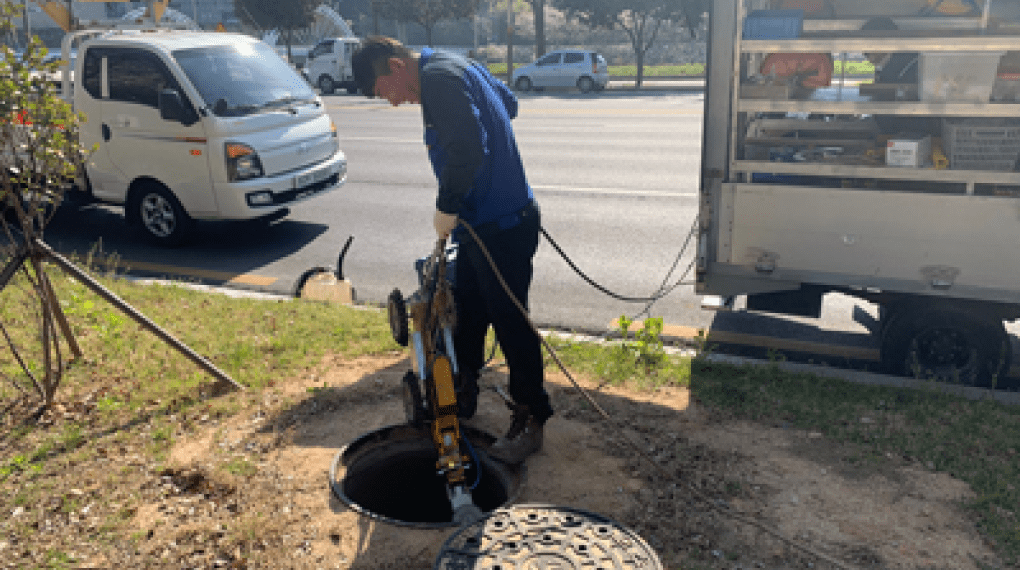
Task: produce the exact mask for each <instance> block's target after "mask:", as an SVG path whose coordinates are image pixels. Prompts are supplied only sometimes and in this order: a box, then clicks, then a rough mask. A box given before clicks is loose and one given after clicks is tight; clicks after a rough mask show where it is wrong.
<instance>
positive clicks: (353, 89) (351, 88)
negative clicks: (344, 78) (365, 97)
mask: <svg viewBox="0 0 1020 570" xmlns="http://www.w3.org/2000/svg"><path fill="white" fill-rule="evenodd" d="M347 94H348V95H357V94H358V87H357V86H356V85H348V86H347Z"/></svg>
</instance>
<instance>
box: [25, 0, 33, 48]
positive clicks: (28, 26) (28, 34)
mask: <svg viewBox="0 0 1020 570" xmlns="http://www.w3.org/2000/svg"><path fill="white" fill-rule="evenodd" d="M24 16H25V30H24V32H25V48H28V42H30V41H32V16H31V12H29V5H28V0H25V14H24Z"/></svg>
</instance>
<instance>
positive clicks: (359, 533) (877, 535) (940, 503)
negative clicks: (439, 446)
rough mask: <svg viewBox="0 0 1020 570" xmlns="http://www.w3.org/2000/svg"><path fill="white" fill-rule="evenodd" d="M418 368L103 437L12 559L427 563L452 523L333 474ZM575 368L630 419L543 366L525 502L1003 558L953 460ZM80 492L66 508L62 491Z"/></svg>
mask: <svg viewBox="0 0 1020 570" xmlns="http://www.w3.org/2000/svg"><path fill="white" fill-rule="evenodd" d="M408 369H409V363H408V360H407V359H406V358H405V357H404V356H403V355H392V356H382V357H373V358H361V359H357V360H354V361H345V360H342V359H340V358H330V359H328V360H327V361H325V362H324V363H323V365H322V367H321V369H320V370H319V371H318V372H317V373H315V374H309V375H305V376H303V377H301V378H293V379H287V380H283V379H281V380H280V381H278V382H277V383H276V384H275V385H274V386H272V387H270V388H267V389H266V390H265V391H263V392H261V393H260V394H259V395H258V396H257V397H256V396H255V395H254V394H243V393H239V394H232V395H227V396H220V398H228V399H233V400H234V402H235V404H236V405H235V407H234V408H233V409H234V410H235V411H234V412H233V413H231V414H230V415H222V416H220V417H211V418H210V417H209V416H203V415H199V414H192V415H184V414H182V415H181V416H180V417H176V418H175V421H177V422H179V426H180V431H179V432H178V434H177V435H175V439H174V445H173V447H172V451H171V453H170V455H169V457H167V458H165V461H164V462H163V463H162V464H160V466H159V467H154V466H153V465H152V464H150V463H149V462H147V461H146V460H145V459H144V458H142V457H140V456H139V455H138V454H135V453H132V452H131V450H130V448H124V447H120V448H118V446H117V444H116V443H114V442H115V441H116V440H111V442H110V444H109V445H108V446H107V447H108V448H109V449H108V453H106V452H104V453H97V454H95V455H96V457H95V458H94V459H92V460H90V461H89V462H87V463H80V464H77V465H76V466H75V468H74V473H73V474H69V477H71V478H69V480H68V481H64V482H55V483H57V484H55V485H54V486H53V488H54V489H55V491H54V494H55V495H58V496H57V497H56V498H55V499H54V500H55V501H56V503H54V502H53V501H47V500H45V499H42V498H41V499H40V501H38V503H37V504H32V505H27V506H25V507H18V508H16V509H15V512H12V513H10V514H11V515H12V519H11V520H12V521H15V523H16V521H17V520H24V521H29V520H30V521H32V525H34V526H32V528H34V529H35V530H36V531H37V532H35V533H34V534H33V535H32V536H31V537H27V538H26V537H24V536H19V535H18V534H16V533H15V532H14V531H12V530H10V529H12V528H15V527H12V526H11V524H15V523H11V524H8V525H7V528H4V526H3V523H0V529H2V530H3V531H4V534H2V535H0V567H5V568H6V567H18V568H24V567H28V566H26V564H29V562H30V561H35V562H39V561H41V560H43V559H44V557H45V553H46V552H51V551H52V550H53V549H54V548H56V545H58V544H59V548H60V550H61V551H62V552H65V553H67V555H68V556H69V557H70V558H73V559H74V560H77V561H78V562H77V563H76V564H72V565H69V566H68V567H75V568H110V567H123V568H143V567H144V568H273V569H276V568H281V569H284V568H301V569H304V568H357V569H401V570H408V569H410V570H417V569H421V570H427V569H430V568H432V567H433V564H434V562H435V560H436V557H437V555H438V553H439V551H440V549H441V547H442V545H443V543H444V541H445V540H446V539H447V538H448V537H449V536H450V535H451V534H453V532H454V531H455V529H454V528H440V529H422V528H411V527H407V526H397V525H393V524H387V523H383V522H378V521H375V520H373V519H372V518H370V517H366V516H364V515H363V514H359V513H357V512H354V511H352V510H351V509H350V508H348V506H347V505H346V504H344V503H343V502H341V501H339V500H337V498H336V497H334V496H333V495H332V493H331V492H330V488H329V485H328V477H329V468H330V465H331V463H332V462H333V459H334V457H335V456H336V454H337V452H338V450H340V449H341V448H342V447H343V446H344V445H346V444H348V443H350V442H351V441H353V440H355V439H356V438H358V437H359V436H361V435H363V434H365V433H366V432H370V431H373V430H376V429H378V428H382V427H384V426H389V425H394V424H400V423H403V422H404V411H403V407H402V401H401V397H400V386H401V384H400V380H401V377H402V376H403V375H404V373H405V372H406V371H407V370H408ZM579 381H580V382H582V384H583V385H585V386H586V387H587V388H589V389H591V390H592V391H593V392H592V393H593V394H594V397H595V399H596V400H597V401H598V402H599V404H600V406H602V407H603V408H604V409H605V410H606V411H607V412H608V413H609V414H610V415H611V416H613V417H614V418H616V419H617V420H618V423H617V424H615V425H621V426H624V427H620V428H617V427H612V426H613V425H614V424H610V423H607V422H606V421H604V419H603V418H602V416H600V415H599V413H597V411H596V410H595V409H594V408H593V407H592V406H591V405H590V404H588V403H587V402H586V401H585V400H584V399H583V398H582V397H581V396H580V394H579V393H578V392H577V391H576V389H575V388H574V387H573V386H572V385H571V384H570V383H569V382H568V380H567V378H566V377H565V376H563V375H562V374H560V373H553V372H550V373H549V376H548V387H549V389H550V393H551V396H552V398H553V403H554V406H555V407H556V409H557V414H556V415H555V416H554V417H553V418H552V419H551V420H550V421H549V423H548V424H547V425H546V433H545V445H544V448H543V450H542V451H540V452H539V453H537V454H536V455H534V456H532V457H531V458H529V459H528V461H527V464H526V479H525V481H524V484H523V488H522V490H521V495H520V497H519V499H518V501H517V503H540V504H545V505H559V506H565V507H572V508H575V509H581V510H583V511H588V512H591V513H596V514H599V515H602V516H605V517H607V518H609V519H612V520H613V521H615V522H617V523H618V524H619V525H621V526H623V527H626V528H628V529H630V530H632V531H634V532H636V533H637V534H639V535H640V536H641V537H643V538H644V539H645V541H646V542H647V543H648V545H650V546H651V547H652V548H653V549H654V551H655V552H656V554H657V555H658V557H659V559H660V561H661V562H662V565H663V567H664V568H670V569H675V568H684V569H697V568H706V569H707V568H712V569H726V570H732V569H737V568H741V569H751V568H769V569H786V568H818V569H823V568H836V567H838V566H836V565H834V564H832V563H831V562H826V561H825V560H823V559H821V558H819V557H817V556H815V555H813V554H811V553H810V552H808V551H807V550H805V549H803V548H800V547H798V546H794V545H791V544H790V543H788V542H786V541H784V540H780V539H778V538H776V537H775V536H773V534H771V533H769V532H766V531H765V530H763V529H770V530H773V531H776V532H778V533H779V534H781V535H782V536H784V537H786V538H788V539H790V540H792V541H795V542H796V543H797V544H798V545H804V546H805V547H806V548H807V549H811V550H814V551H817V552H820V553H824V555H826V556H828V557H831V558H833V559H836V560H839V561H842V562H843V563H844V564H845V567H852V568H883V569H886V568H888V569H900V568H902V569H943V568H944V569H953V570H963V569H975V570H979V569H982V568H988V567H1001V563H1000V562H998V561H997V559H996V557H995V554H994V553H993V551H992V550H991V548H990V547H989V546H988V545H987V544H986V543H985V542H984V541H983V540H982V538H981V537H980V536H979V534H978V533H977V531H976V529H975V524H974V522H973V518H972V517H971V516H970V515H969V513H968V512H967V511H966V510H965V509H964V508H963V507H962V503H963V501H965V500H966V499H968V498H969V497H971V494H972V493H971V491H970V489H969V487H968V486H967V485H966V484H964V483H962V482H960V481H957V480H954V479H953V478H951V477H949V476H947V475H945V474H941V473H936V472H932V471H930V470H927V469H925V468H924V467H923V466H920V467H919V466H917V465H914V464H907V463H905V462H903V461H901V460H898V459H897V458H888V461H887V462H882V463H880V464H875V463H871V464H866V465H861V464H860V463H858V462H855V461H852V460H851V458H852V457H854V456H855V453H854V451H855V450H854V449H852V448H851V447H849V446H847V445H843V444H837V443H834V442H831V441H827V440H826V439H825V438H824V437H823V436H821V434H818V433H811V432H802V431H797V430H792V429H783V428H782V427H776V426H769V425H762V424H756V423H752V422H748V421H741V420H737V419H733V418H729V417H725V416H723V415H721V414H719V413H717V412H714V411H712V410H710V409H707V408H705V407H703V406H701V405H699V403H698V402H696V401H692V399H691V398H690V394H689V392H688V391H687V390H685V389H682V388H661V389H657V390H655V391H638V390H629V389H626V388H616V387H606V386H594V385H593V384H591V383H588V382H586V381H585V380H583V379H580V380H579ZM505 382H506V376H505V373H504V371H502V370H494V371H490V372H487V373H486V374H485V376H483V378H482V384H483V391H482V394H481V396H480V400H479V409H478V413H477V415H476V416H475V418H473V419H472V420H470V421H469V422H468V425H470V426H472V427H474V428H477V429H480V430H483V431H485V432H488V433H490V434H493V435H498V434H500V433H501V432H502V431H503V430H505V429H506V427H507V425H508V422H509V412H508V410H507V408H506V406H505V405H504V404H503V402H502V400H501V399H500V398H499V396H498V395H497V394H496V393H495V392H494V391H493V390H488V389H484V386H493V385H505ZM56 413H57V412H54V414H56ZM44 419H45V418H44ZM57 419H59V418H57ZM632 442H639V445H640V446H641V453H639V452H638V451H637V450H636V449H635V448H634V446H633V444H632ZM644 454H647V456H649V457H651V458H652V459H653V460H654V461H656V462H657V463H658V465H659V466H660V467H654V466H652V464H651V463H650V462H649V460H648V459H646V458H645V456H644ZM111 473H119V474H120V475H119V477H120V478H119V479H117V481H118V482H119V483H118V484H117V485H116V488H111V487H110V486H109V485H108V484H106V483H104V482H105V481H107V478H109V477H111V475H110V474H111ZM12 490H14V491H16V490H17V489H12ZM69 498H71V499H76V502H74V503H72V504H74V505H75V508H74V509H71V510H70V512H68V511H69V509H67V508H59V509H58V508H54V507H53V506H52V505H53V504H58V503H59V504H65V505H66V504H67V503H68V499H69ZM79 507H80V508H79ZM720 508H726V509H729V510H730V511H734V512H738V513H741V516H742V518H744V519H750V520H752V521H756V522H757V524H756V525H752V524H747V523H745V522H741V521H740V520H736V519H734V518H732V517H729V516H727V515H724V514H722V513H721V512H720V511H719V510H718V509H720ZM100 513H106V514H107V515H109V513H119V514H120V515H121V520H122V526H121V527H120V528H119V529H118V530H117V531H115V533H114V534H116V533H120V535H121V536H122V537H123V539H121V540H112V541H110V540H107V541H103V540H98V539H96V537H97V536H102V535H101V534H97V533H99V530H100V529H98V528H97V527H98V525H100V521H101V520H103V519H101V518H100V516H99V514H100ZM17 528H27V527H25V526H23V527H17ZM106 536H109V533H108V534H107V535H106ZM29 566H31V564H29Z"/></svg>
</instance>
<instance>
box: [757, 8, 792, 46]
mask: <svg viewBox="0 0 1020 570" xmlns="http://www.w3.org/2000/svg"><path fill="white" fill-rule="evenodd" d="M803 29H804V10H799V9H798V10H755V11H753V12H751V13H750V14H748V15H747V17H746V18H744V39H745V40H791V39H794V38H799V37H800V34H801V31H803Z"/></svg>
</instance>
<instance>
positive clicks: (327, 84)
mask: <svg viewBox="0 0 1020 570" xmlns="http://www.w3.org/2000/svg"><path fill="white" fill-rule="evenodd" d="M335 90H336V85H334V84H333V78H332V77H330V76H328V75H320V76H319V91H321V92H322V94H323V95H332V94H333V91H335Z"/></svg>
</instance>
